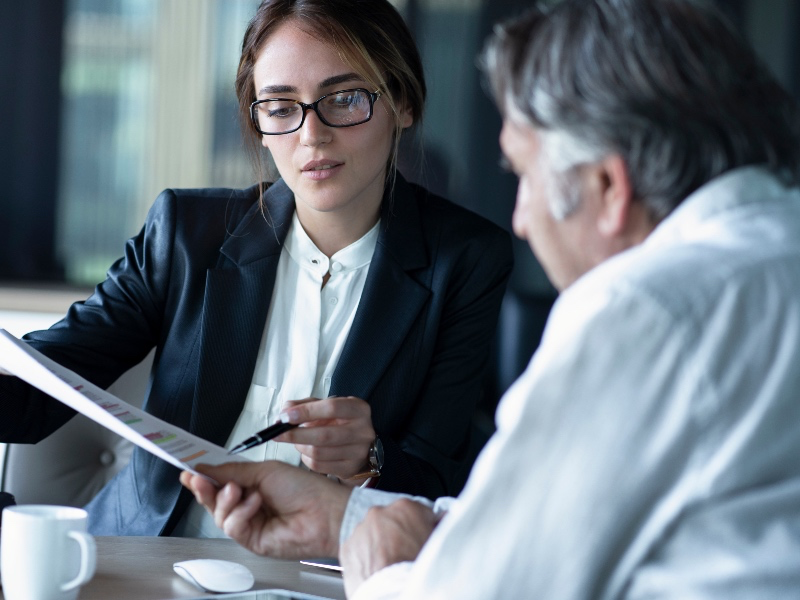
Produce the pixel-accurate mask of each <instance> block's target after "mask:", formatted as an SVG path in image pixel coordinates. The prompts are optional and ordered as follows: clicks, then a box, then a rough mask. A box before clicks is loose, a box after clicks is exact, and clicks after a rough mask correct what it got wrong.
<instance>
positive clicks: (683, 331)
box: [341, 167, 800, 600]
mask: <svg viewBox="0 0 800 600" xmlns="http://www.w3.org/2000/svg"><path fill="white" fill-rule="evenodd" d="M799 423H800V190H798V189H797V188H793V189H787V188H785V187H784V186H783V185H781V183H780V182H779V181H778V179H777V178H776V177H775V176H773V175H772V174H770V173H769V172H767V171H765V170H763V169H759V168H754V167H751V168H743V169H738V170H735V171H732V172H730V173H727V174H725V175H723V176H721V177H719V178H717V179H715V180H713V181H711V182H710V183H708V184H707V185H705V186H703V187H702V188H700V189H699V190H698V191H697V192H695V193H694V194H692V195H691V196H690V197H689V198H687V199H686V200H685V201H684V202H683V203H682V204H681V205H680V206H679V207H678V208H677V209H676V210H675V211H674V212H673V213H672V214H671V215H670V216H669V217H667V219H666V220H664V222H663V223H661V224H660V225H659V226H658V227H657V228H656V229H655V230H654V231H653V233H652V234H651V235H650V236H649V237H648V238H647V239H646V240H645V241H644V243H642V244H641V245H639V246H636V247H634V248H631V249H630V250H628V251H626V252H623V253H621V254H619V255H617V256H615V257H614V258H612V259H610V260H608V261H606V262H604V263H603V264H601V265H599V266H598V267H596V268H595V269H593V270H592V271H590V272H589V273H587V274H586V275H584V276H583V277H582V278H580V279H579V280H578V281H576V282H575V283H574V284H573V285H572V286H570V287H569V288H568V289H567V290H566V291H565V292H564V293H563V294H562V295H561V297H560V298H559V299H558V301H557V302H556V305H555V307H554V309H553V311H552V313H551V315H550V318H549V320H548V323H547V327H546V329H545V333H544V337H543V339H542V343H541V345H540V346H539V349H538V350H537V351H536V354H535V355H534V357H533V359H532V360H531V362H530V364H529V365H528V368H527V369H526V371H525V373H523V375H522V376H521V377H520V378H519V379H518V380H517V382H516V383H515V384H514V385H513V386H512V387H511V388H510V389H509V390H508V392H507V393H506V394H505V396H504V398H503V399H502V401H501V402H500V405H499V408H498V411H497V432H496V433H495V435H494V436H492V438H491V440H490V441H489V443H488V444H487V445H486V447H485V448H484V449H483V451H482V452H481V454H480V456H479V457H478V460H477V462H476V463H475V466H474V468H473V469H472V472H471V473H470V478H469V481H468V482H467V485H466V487H465V488H464V491H463V492H462V494H461V496H460V497H459V498H458V500H456V501H455V502H453V503H452V504H451V506H450V507H449V512H448V514H447V516H445V517H444V518H443V520H442V521H441V522H440V523H439V525H438V526H437V527H436V529H435V530H434V532H433V534H432V535H431V537H430V539H429V540H428V542H427V543H426V544H425V546H424V548H423V549H422V552H421V553H420V554H419V556H418V558H417V560H416V561H415V562H413V563H410V562H404V563H398V564H395V565H392V566H390V567H388V568H386V569H383V570H380V571H378V572H376V573H375V574H373V575H372V577H370V578H369V579H367V580H366V581H365V582H364V583H363V584H362V586H361V587H360V588H359V589H358V591H357V592H356V594H355V598H354V600H356V599H358V600H377V599H382V600H383V599H393V600H394V599H402V600H417V599H418V598H425V599H426V600H449V599H451V598H458V599H459V600H473V599H474V600H485V599H487V598H546V599H548V600H555V599H558V600H585V599H588V598H592V599H598V600H616V599H620V598H625V599H627V600H632V599H636V600H640V599H644V598H648V599H650V598H703V599H704V600H711V599H714V600H717V599H719V600H734V599H736V600H739V599H742V600H744V599H748V600H749V599H751V598H758V599H759V600H764V599H770V600H772V599H775V600H778V599H780V600H783V599H784V598H797V597H798V596H799V595H800V536H799V535H798V532H800V460H798V457H800V435H798V424H799ZM396 497H397V496H396V495H392V494H389V493H387V492H380V491H378V490H359V489H357V490H354V491H353V494H352V496H351V499H350V503H349V504H348V507H347V512H346V513H345V519H344V522H343V526H342V531H341V539H342V540H345V539H347V537H348V536H349V535H350V533H351V531H352V529H353V527H354V526H355V525H356V524H357V523H359V522H360V521H361V520H362V519H363V517H364V515H365V514H366V511H367V510H368V508H369V506H371V505H375V504H387V503H389V502H391V501H392V500H393V499H395V498H396ZM440 504H441V502H440ZM437 508H438V507H437Z"/></svg>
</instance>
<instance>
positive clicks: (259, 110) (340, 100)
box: [255, 90, 372, 134]
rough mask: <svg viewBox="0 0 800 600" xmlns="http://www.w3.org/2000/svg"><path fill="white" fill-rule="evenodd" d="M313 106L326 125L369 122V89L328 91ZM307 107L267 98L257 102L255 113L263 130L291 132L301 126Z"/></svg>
mask: <svg viewBox="0 0 800 600" xmlns="http://www.w3.org/2000/svg"><path fill="white" fill-rule="evenodd" d="M312 107H314V108H315V110H316V113H317V115H318V116H319V118H320V119H321V120H322V122H323V123H325V124H326V125H330V126H332V127H349V126H351V125H358V124H360V123H364V122H366V121H369V119H370V117H371V116H372V107H371V104H370V95H369V93H368V92H367V91H366V90H344V91H340V92H333V93H332V94H327V95H325V96H323V97H322V98H320V99H319V100H317V101H316V102H315V103H314V104H312ZM303 113H304V110H303V107H302V106H301V105H300V104H299V103H298V102H296V101H294V100H281V99H276V100H265V101H262V102H259V103H257V104H256V105H255V116H256V118H257V120H258V127H259V129H260V130H261V131H262V133H271V134H275V133H288V132H290V131H294V130H296V129H297V128H299V127H300V125H301V123H302V121H303Z"/></svg>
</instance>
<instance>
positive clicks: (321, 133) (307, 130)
mask: <svg viewBox="0 0 800 600" xmlns="http://www.w3.org/2000/svg"><path fill="white" fill-rule="evenodd" d="M332 134H333V130H332V128H330V127H328V126H327V125H325V123H323V122H322V121H321V120H320V118H319V116H318V115H317V113H316V112H315V111H313V110H307V111H306V119H305V121H304V122H303V126H302V127H301V128H300V143H301V144H303V145H305V146H318V145H320V144H326V143H328V142H329V141H330V140H331V136H332Z"/></svg>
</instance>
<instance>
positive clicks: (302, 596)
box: [195, 590, 333, 600]
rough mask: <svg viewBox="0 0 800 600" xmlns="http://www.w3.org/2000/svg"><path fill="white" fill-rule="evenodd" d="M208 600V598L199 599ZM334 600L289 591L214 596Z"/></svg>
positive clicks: (248, 599) (250, 599) (241, 599)
mask: <svg viewBox="0 0 800 600" xmlns="http://www.w3.org/2000/svg"><path fill="white" fill-rule="evenodd" d="M201 598H203V599H207V598H208V596H202V597H198V598H196V599H195V600H200V599H201ZM223 598H224V599H225V600H333V598H328V597H325V596H313V595H311V594H303V593H301V592H292V591H289V590H251V591H249V592H237V593H235V594H214V600H217V599H219V600H222V599H223Z"/></svg>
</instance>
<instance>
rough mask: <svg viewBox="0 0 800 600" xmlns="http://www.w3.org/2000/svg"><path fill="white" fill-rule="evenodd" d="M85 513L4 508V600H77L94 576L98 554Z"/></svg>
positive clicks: (0, 570)
mask: <svg viewBox="0 0 800 600" xmlns="http://www.w3.org/2000/svg"><path fill="white" fill-rule="evenodd" d="M86 523H87V514H86V511H85V510H83V509H81V508H73V507H71V506H49V505H33V504H29V505H18V506H10V507H8V508H6V509H5V510H3V527H2V532H1V533H0V535H1V536H2V539H0V574H2V580H3V595H4V596H5V600H75V599H76V598H77V597H78V592H79V591H80V586H82V585H83V584H85V583H86V582H87V581H89V580H90V579H91V578H92V576H93V575H94V570H95V567H96V565H97V552H96V548H95V543H94V538H93V537H92V536H90V535H89V534H88V533H86Z"/></svg>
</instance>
